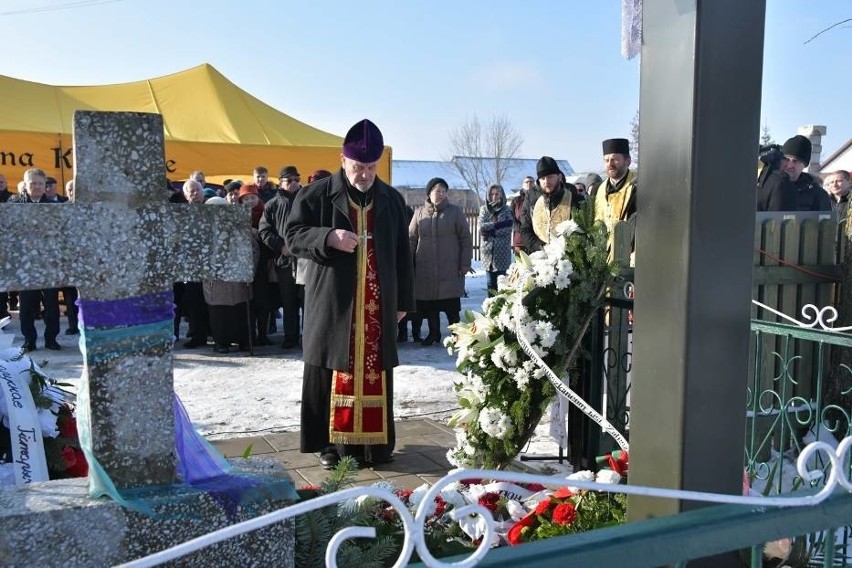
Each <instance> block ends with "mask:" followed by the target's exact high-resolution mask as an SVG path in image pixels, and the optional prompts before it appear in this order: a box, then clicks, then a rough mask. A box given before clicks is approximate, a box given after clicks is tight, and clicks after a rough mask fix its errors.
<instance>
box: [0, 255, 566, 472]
mask: <svg viewBox="0 0 852 568" xmlns="http://www.w3.org/2000/svg"><path fill="white" fill-rule="evenodd" d="M485 285H486V278H485V273H484V272H482V271H477V272H476V273H475V274H470V275H468V277H467V281H466V287H467V292H468V297H467V298H462V309H463V310H464V309H470V310H476V311H478V310H479V309H480V307H481V305H482V301H483V300H484V299H485V297H486V293H485ZM13 320H14V321H13V322H12V323H11V324H10V325H9V326H8V327H7V328H6V330H5V331H6V332H7V333H15V334H16V337H15V341H14V345H20V344H21V342H22V340H21V337H20V327H19V325H18V321H17V315H15V316H14V318H13ZM39 324H40V322H39ZM279 324H280V321H279ZM37 327H38V328H39V336H40V338H39V342H38V346H39V349H38V350H37V351H35V352H33V353H32V357H33V360H35V361H36V362H42V361H47V367H46V368H45V370H46V371H47V372H48V374H50V375H51V376H53V377H54V378H57V379H63V380H66V381H73V380H76V379H77V378H79V376H80V373H81V371H82V359H81V355H80V351H79V348H78V346H77V337H74V336H66V335H64V334H60V336H59V342H60V344H61V345H63V347H65V349H63V351H60V352H55V351H48V350H44V349H43V348H42V342H41V326H40V325H37ZM65 327H66V321H65V318H64V317H63V318H62V320H61V328H62V331H63V332H64V330H65ZM185 327H186V324H184V327H183V329H182V330H181V333H182V337H183V333H185V331H186V329H185ZM279 327H280V326H279ZM441 329H442V332H443V335H444V336H446V334H447V327H446V320H444V321H442V328H441ZM423 335H424V336H425V335H426V322H424V323H423ZM272 339H273V341H275V340H277V343H276V345H273V346H271V347H259V348H256V349H255V355H254V356H252V357H248V356H245V355H242V354H233V353H232V354H227V355H219V354H215V353H213V350H212V346H211V347H208V348H206V349H193V350H188V349H184V348H183V347H181V345H182V343H183V339H181V340H179V341H178V344H177V348H176V349H175V351H174V372H175V391H176V392H177V394H178V396H179V397H180V398H181V400H182V401H183V403H184V405H185V406H186V409H187V411H188V413H189V416H190V418H191V419H192V421H193V423H194V424H195V426H196V428H197V429H198V430H199V432H201V433H202V434H203V435H205V436H206V437H208V438H209V439H224V438H234V437H240V436H250V435H255V434H258V433H271V432H288V431H296V430H298V429H299V411H300V400H301V389H302V361H301V359H300V352H299V351H293V350H291V351H282V350H281V348H280V347H279V345H278V343H280V341H281V335H280V334H273V335H272ZM399 347H400V354H399V355H400V363H401V364H400V366H399V367H397V368H396V369H395V370H394V413H395V415H396V417H397V420H402V419H413V418H431V419H434V420H437V421H439V422H443V423H446V421H447V419H448V418H449V417H450V416H451V415H452V413H453V412H455V410H457V408H458V406H457V404H456V398H455V395H454V390H453V381H454V380H455V378H456V376H457V373H456V370H455V357H454V356H451V355H450V354H449V353H447V350H446V348H444V347H441V346H438V345H433V346H431V347H422V346H421V345H419V344H415V343H412V342H407V343H402V344H399ZM547 420H548V419H547V417H545V419H544V421H543V422H542V424H540V425H539V427H538V429H537V430H536V435H535V436H534V438H533V441H532V443H531V444H530V448H529V450H528V451H529V453H531V454H537V455H555V454H556V452H557V451H558V446H557V444H556V443H555V442H553V441H552V440H551V438H550V437H549V436H548V429H549V423H548V421H547ZM527 464H528V465H530V466H533V467H536V468H542V467H552V468H555V469H558V470H560V471H566V468H568V467H569V466H567V465H564V466H559V465H558V464H557V462H556V461H555V460H554V461H544V462H527Z"/></svg>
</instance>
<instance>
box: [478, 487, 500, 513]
mask: <svg viewBox="0 0 852 568" xmlns="http://www.w3.org/2000/svg"><path fill="white" fill-rule="evenodd" d="M499 502H500V494H499V493H494V492H493V491H489V492H488V493H485V494H483V495H482V496H481V497H480V498H479V504H480V505H482V506H483V507H485V508H486V509H488V510H489V511H491V513H492V514H494V513H497V508H498V506H499V505H498V503H499Z"/></svg>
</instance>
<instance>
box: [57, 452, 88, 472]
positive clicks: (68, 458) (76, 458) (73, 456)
mask: <svg viewBox="0 0 852 568" xmlns="http://www.w3.org/2000/svg"><path fill="white" fill-rule="evenodd" d="M62 459H64V460H65V465H66V466H67V467H66V468H65V471H64V472H63V475H64V476H65V477H86V476H87V475H89V464H87V463H86V456H85V455H83V450H78V449H74V448H69V447H68V446H65V447H64V448H62Z"/></svg>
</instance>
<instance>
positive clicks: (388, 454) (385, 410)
mask: <svg viewBox="0 0 852 568" xmlns="http://www.w3.org/2000/svg"><path fill="white" fill-rule="evenodd" d="M383 151H384V141H383V137H382V133H381V132H380V131H379V129H378V127H376V125H375V124H373V123H372V122H370V121H369V120H366V119H364V120H362V121H360V122H358V123H356V124H355V125H354V126H353V127H352V128H351V129H350V130H349V132H348V133H347V134H346V137H345V139H344V142H343V151H342V154H341V162H342V164H341V165H342V167H341V169H340V170H339V171H338V172H337V173H335V174H334V175H332V176H331V177H330V178H325V179H322V180H320V181H319V182H317V183H313V184H311V185H310V186H308V187H306V188H304V189H303V190H302V191H300V192H299V193H298V194H297V196H296V199H295V200H294V202H293V209H292V211H291V213H290V217H289V219H288V221H287V225H286V228H285V241H286V245H287V248H288V249H289V250H290V252H291V254H293V255H295V256H297V257H300V258H307V259H310V260H312V261H313V262H312V263H311V264H310V267H309V268H308V270H307V274H306V278H305V322H304V331H303V340H302V348H303V354H304V362H305V370H304V380H303V383H302V413H301V446H300V449H301V451H302V452H304V453H310V452H320V453H321V455H320V463H321V465H322V466H323V467H325V468H327V469H331V468H333V467H334V466H335V465H337V462H338V461H339V459H340V457H341V456H352V457H354V458H355V459H356V460H357V461H358V462H359V464H361V465H366V464H373V465H375V464H381V463H384V462H387V461H390V460H391V459H392V457H393V450H394V445H395V432H394V424H393V368H394V367H395V366H397V365H398V364H399V358H398V354H397V349H396V335H397V334H396V332H397V323H398V322H399V321H400V320H401V319H402V318H403V317H405V314H406V312H409V311H412V310H413V307H414V276H413V274H414V269H413V266H412V261H411V252H410V250H409V242H408V226H407V224H406V222H405V221H406V214H405V202H404V200H403V198H402V196H401V195H400V194H399V193H398V192H397V191H396V190H395V189H394V188H392V187H391V186H389V185H387V184H386V183H384V182H382V181H381V180H380V179H378V177H376V168H377V166H378V162H379V159H380V158H381V156H382V152H383Z"/></svg>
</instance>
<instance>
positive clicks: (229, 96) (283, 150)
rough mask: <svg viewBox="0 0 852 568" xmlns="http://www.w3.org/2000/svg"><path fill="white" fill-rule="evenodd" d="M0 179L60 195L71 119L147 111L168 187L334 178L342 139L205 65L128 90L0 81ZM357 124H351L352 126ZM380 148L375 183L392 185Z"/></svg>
mask: <svg viewBox="0 0 852 568" xmlns="http://www.w3.org/2000/svg"><path fill="white" fill-rule="evenodd" d="M0 93H3V104H2V105H0V173H2V174H5V176H6V178H7V180H8V181H9V185H10V188H13V187H14V186H15V184H16V183H17V182H18V181H19V180H21V179H22V178H23V173H24V171H25V170H27V169H28V168H32V167H36V168H41V169H43V170H44V171H45V172H46V173H47V175H49V176H52V177H55V178H56V179H57V180H58V181H59V182H60V184H61V185H60V187H64V183H65V181H67V180H69V179H71V178H72V177H73V150H72V147H71V129H72V128H71V123H72V120H73V117H74V111H76V110H80V109H82V110H104V111H132V112H152V113H159V114H161V115H162V116H163V125H164V128H165V139H166V148H165V154H166V155H165V157H166V168H167V170H168V172H167V175H168V177H169V178H170V179H184V178H186V177H188V176H189V174H190V173H191V172H192V171H193V170H202V171H204V173H205V174H209V175H216V174H220V173H233V172H245V173H244V174H243V175H242V178H243V179H251V174H252V170H253V169H254V168H255V166H261V165H262V166H266V167H268V168H269V173H270V176H271V177H272V179H273V180H274V179H275V178H276V177H277V175H278V170H279V168H281V167H282V166H285V165H290V164H293V165H295V166H296V167H297V168H298V169H299V171H300V172H301V173H302V175H303V176H304V177H305V178H307V176H308V175H309V174H310V173H311V172H312V171H313V170H315V169H326V170H331V171H334V170H336V169H337V168H338V167H339V164H340V158H339V156H340V147H341V145H342V143H343V139H342V138H341V137H339V136H335V135H334V134H330V133H328V132H324V131H322V130H319V129H317V128H314V127H312V126H310V125H308V124H305V123H303V122H300V121H298V120H296V119H295V118H293V117H291V116H288V115H286V114H284V113H283V112H280V111H278V110H276V109H274V108H272V107H271V106H269V105H267V104H266V103H264V102H262V101H260V100H259V99H257V98H255V97H253V96H252V95H250V94H249V93H247V92H246V91H244V90H242V89H240V88H239V87H238V86H236V85H235V84H234V83H232V82H231V81H229V80H228V79H227V78H226V77H225V76H224V75H222V74H221V73H219V72H218V71H217V70H216V69H215V68H213V67H212V66H211V65H208V64H206V63H205V64H203V65H199V66H197V67H193V68H192V69H187V70H185V71H181V72H179V73H174V74H172V75H166V76H164V77H156V78H154V79H147V80H144V81H135V82H133V83H122V84H118V85H97V86H78V87H63V86H55V85H45V84H42V83H33V82H30V81H24V80H21V79H14V78H12V77H6V76H3V75H0ZM357 118H360V117H355V119H353V122H354V121H355V120H356V119H357ZM390 172H391V151H390V148H387V149H386V151H385V153H384V155H383V156H382V163H381V164H380V166H379V175H380V177H381V178H382V179H384V180H386V181H390Z"/></svg>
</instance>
